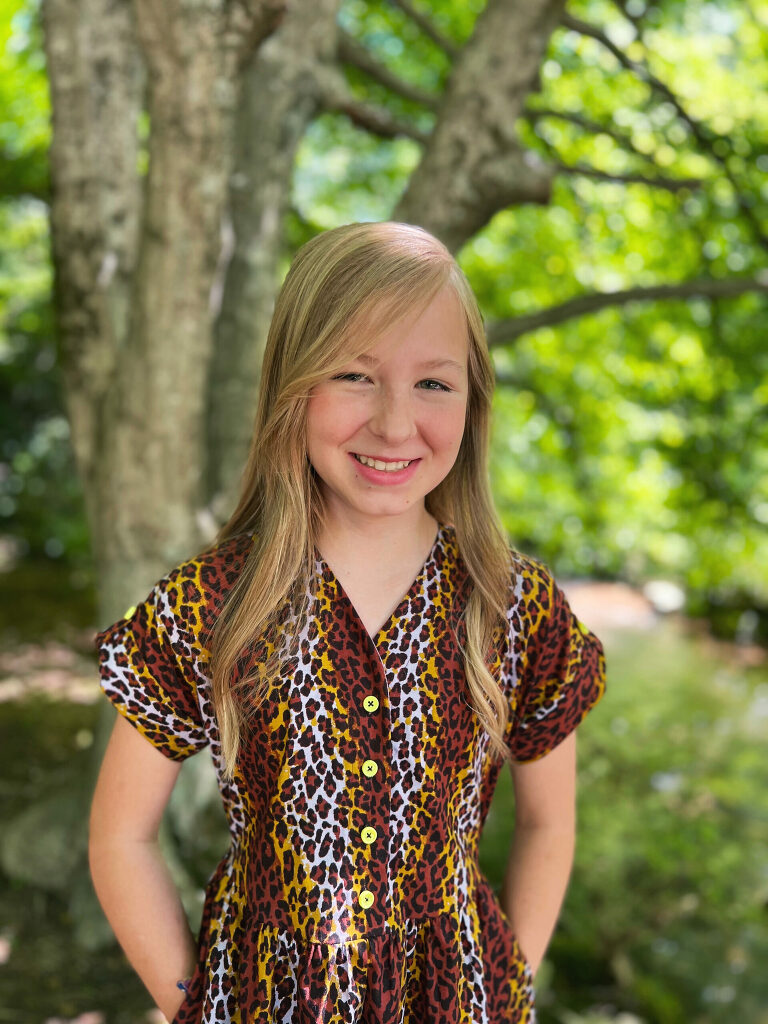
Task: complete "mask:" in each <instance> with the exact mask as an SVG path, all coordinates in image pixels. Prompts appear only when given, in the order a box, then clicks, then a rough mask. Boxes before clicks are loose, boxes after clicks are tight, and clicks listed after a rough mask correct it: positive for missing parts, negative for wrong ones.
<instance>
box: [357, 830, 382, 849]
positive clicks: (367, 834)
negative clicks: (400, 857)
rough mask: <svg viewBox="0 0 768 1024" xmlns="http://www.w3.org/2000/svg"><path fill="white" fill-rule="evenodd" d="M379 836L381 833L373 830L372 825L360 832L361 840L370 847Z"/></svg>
mask: <svg viewBox="0 0 768 1024" xmlns="http://www.w3.org/2000/svg"><path fill="white" fill-rule="evenodd" d="M378 834H379V833H378V832H377V831H376V829H375V828H373V827H372V826H371V825H366V826H365V828H364V829H361V830H360V838H361V839H362V840H363V842H364V843H368V845H369V846H370V844H371V843H372V842H373V841H374V839H375V838H376V836H377V835H378Z"/></svg>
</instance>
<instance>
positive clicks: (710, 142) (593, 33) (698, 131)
mask: <svg viewBox="0 0 768 1024" xmlns="http://www.w3.org/2000/svg"><path fill="white" fill-rule="evenodd" d="M560 20H561V24H562V25H564V26H565V28H569V29H572V30H573V31H574V32H578V33H580V34H581V35H584V36H589V37H590V38H592V39H595V40H596V41H597V42H599V43H600V44H601V46H604V47H605V48H606V49H607V50H608V51H609V52H610V53H612V54H613V56H614V57H615V58H616V60H617V61H618V62H619V64H621V66H622V67H623V68H626V70H627V71H631V72H632V74H634V75H636V76H637V77H638V78H639V79H640V80H641V81H643V82H645V83H646V84H647V85H648V86H649V87H650V88H651V89H652V90H654V91H656V92H657V93H659V94H660V95H661V96H663V97H664V99H665V100H666V101H667V102H668V103H670V104H671V105H672V106H673V107H674V109H675V111H676V112H677V114H678V116H679V117H680V119H681V120H682V121H684V122H685V124H687V125H688V128H689V129H690V131H691V134H692V135H693V137H694V138H695V139H696V142H697V143H698V144H699V146H700V147H701V149H703V150H705V151H706V152H707V153H708V154H709V156H710V157H712V159H713V160H715V161H716V162H717V163H718V164H719V165H720V166H721V167H722V169H723V171H724V172H725V175H726V177H727V178H728V181H729V182H730V183H731V185H732V186H733V190H734V192H735V193H736V199H737V202H738V204H739V209H740V211H741V213H742V215H743V217H744V219H745V220H746V221H747V222H748V223H749V225H750V227H751V228H752V231H753V232H754V235H755V238H756V239H757V241H758V242H759V244H760V245H761V246H762V248H764V249H766V250H768V235H766V234H765V233H764V231H763V229H762V226H761V224H760V222H759V220H758V219H757V217H756V216H755V213H754V210H753V209H752V207H751V206H750V205H749V203H748V202H747V201H746V198H745V196H744V195H743V194H742V192H741V190H740V189H739V186H738V183H737V181H736V179H735V177H734V175H733V172H732V171H731V169H730V167H729V164H728V157H727V156H726V155H724V154H722V153H718V152H717V149H716V148H715V143H716V142H719V141H720V142H723V143H725V145H726V146H727V147H728V150H729V152H730V151H731V149H732V147H731V142H730V139H728V138H727V137H726V136H724V135H719V134H718V133H717V132H713V131H712V129H711V128H709V127H707V126H705V125H703V124H701V123H700V122H699V121H697V120H696V119H695V118H693V117H692V116H691V115H690V114H689V113H688V111H687V110H686V109H685V107H684V106H683V105H682V103H681V102H680V100H679V99H678V98H677V96H676V95H675V93H674V92H672V90H671V89H670V87H669V86H668V85H667V84H666V83H665V82H662V81H661V79H660V78H657V77H656V75H654V74H653V72H652V71H651V70H650V69H649V68H648V67H647V66H646V65H645V64H641V63H640V62H638V61H635V60H632V59H631V58H630V57H628V56H627V55H626V54H625V53H624V51H623V50H621V49H620V48H619V47H618V46H617V45H616V44H615V43H614V42H612V41H611V40H610V39H609V38H608V36H607V35H606V34H605V32H603V30H602V29H600V28H598V27H597V26H596V25H592V24H590V23H589V22H587V21H582V20H581V19H580V18H574V17H573V15H571V14H568V13H567V12H565V13H564V14H563V16H562V18H561V19H560Z"/></svg>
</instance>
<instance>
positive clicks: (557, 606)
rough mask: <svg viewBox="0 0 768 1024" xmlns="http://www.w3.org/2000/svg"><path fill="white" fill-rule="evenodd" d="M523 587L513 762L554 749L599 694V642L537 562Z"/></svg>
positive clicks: (511, 736)
mask: <svg viewBox="0 0 768 1024" xmlns="http://www.w3.org/2000/svg"><path fill="white" fill-rule="evenodd" d="M528 583H529V586H528V588H527V589H528V591H529V592H528V593H527V595H526V596H525V598H524V604H525V607H524V608H523V610H522V615H521V616H520V620H519V621H520V623H521V625H522V626H523V629H524V630H525V629H527V630H528V635H527V638H526V642H525V646H524V654H523V657H522V671H521V674H520V678H519V680H518V685H517V686H516V688H515V694H516V701H515V707H514V714H513V721H512V725H511V728H510V732H509V734H508V745H509V748H510V751H511V753H512V756H513V757H514V759H515V760H516V761H519V762H523V761H535V760H538V759H539V758H540V757H543V756H544V755H545V754H548V753H550V751H552V750H554V749H555V747H556V746H558V745H559V744H560V743H561V742H562V741H563V740H564V739H565V738H566V737H567V736H569V735H570V733H571V732H573V730H574V729H575V728H576V727H577V726H578V724H579V723H580V722H581V721H582V719H583V718H584V717H585V715H586V714H587V712H588V711H590V710H591V709H592V708H593V707H594V706H595V704H597V702H598V701H599V700H600V699H601V697H602V696H603V694H604V692H605V653H604V650H603V645H602V643H601V642H600V640H599V639H598V638H597V637H596V636H595V634H594V633H592V632H591V631H590V630H589V629H587V627H586V626H585V625H584V624H583V623H582V622H580V621H579V619H577V618H576V616H575V614H574V613H573V611H572V609H571V607H570V605H569V604H568V600H567V599H566V596H565V594H564V593H563V591H562V590H561V589H560V587H559V586H558V585H557V583H555V581H554V579H553V577H552V575H551V573H549V571H548V570H547V569H546V568H545V567H544V566H541V565H540V564H537V567H536V569H535V571H534V572H533V573H532V574H531V576H530V577H529V579H528Z"/></svg>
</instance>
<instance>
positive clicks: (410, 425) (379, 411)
mask: <svg viewBox="0 0 768 1024" xmlns="http://www.w3.org/2000/svg"><path fill="white" fill-rule="evenodd" d="M368 428H369V429H370V431H371V433H373V434H374V435H375V436H376V437H380V438H381V439H382V440H383V441H384V442H385V443H386V444H388V445H390V446H391V447H395V446H396V445H398V444H402V442H404V441H407V440H409V438H411V437H413V436H414V434H415V433H416V417H415V411H414V408H413V402H412V399H411V396H410V394H409V393H408V392H407V391H406V392H402V391H397V392H396V391H394V390H392V389H388V388H382V389H381V391H380V393H379V394H378V395H377V396H376V398H375V399H374V404H373V409H372V411H371V415H370V417H369V419H368Z"/></svg>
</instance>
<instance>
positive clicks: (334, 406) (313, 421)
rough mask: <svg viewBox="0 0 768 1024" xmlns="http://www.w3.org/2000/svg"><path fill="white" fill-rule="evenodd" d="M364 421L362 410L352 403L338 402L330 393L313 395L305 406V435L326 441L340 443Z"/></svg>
mask: <svg viewBox="0 0 768 1024" xmlns="http://www.w3.org/2000/svg"><path fill="white" fill-rule="evenodd" d="M364 422H365V416H364V415H363V411H362V410H361V409H360V408H358V407H356V406H355V404H354V403H350V402H340V401H339V400H338V398H335V397H334V396H332V395H325V394H322V393H319V394H316V395H313V396H312V398H311V399H310V401H309V404H308V406H307V436H308V437H309V439H310V443H311V441H312V439H313V438H315V439H317V440H322V441H324V442H326V443H341V442H344V441H346V440H347V439H348V438H349V437H350V435H351V434H354V433H355V431H356V430H357V429H358V428H359V426H360V425H361V424H362V423H364Z"/></svg>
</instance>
